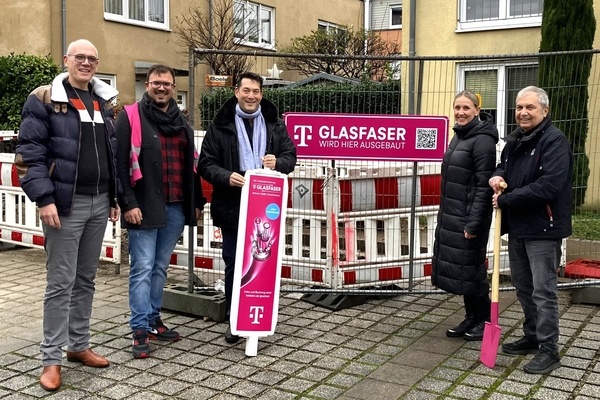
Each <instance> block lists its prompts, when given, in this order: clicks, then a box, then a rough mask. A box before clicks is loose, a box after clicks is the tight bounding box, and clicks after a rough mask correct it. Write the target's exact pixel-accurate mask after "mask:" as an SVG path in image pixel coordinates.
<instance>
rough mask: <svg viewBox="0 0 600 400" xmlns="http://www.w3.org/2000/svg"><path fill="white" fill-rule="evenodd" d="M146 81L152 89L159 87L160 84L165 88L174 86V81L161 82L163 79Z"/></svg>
mask: <svg viewBox="0 0 600 400" xmlns="http://www.w3.org/2000/svg"><path fill="white" fill-rule="evenodd" d="M146 83H149V84H150V86H152V88H153V89H159V88H160V87H161V86H162V87H164V88H165V89H171V88H172V87H174V86H175V84H174V83H171V82H163V81H152V82H146Z"/></svg>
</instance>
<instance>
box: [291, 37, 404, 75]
mask: <svg viewBox="0 0 600 400" xmlns="http://www.w3.org/2000/svg"><path fill="white" fill-rule="evenodd" d="M365 46H366V51H365ZM283 51H284V52H288V53H297V54H321V55H322V56H320V57H315V58H300V57H299V58H286V59H285V60H284V61H283V62H284V66H285V67H286V68H287V69H290V70H296V71H298V72H300V73H301V74H303V75H306V76H310V75H314V74H317V73H319V72H326V73H329V74H333V75H338V76H345V77H349V78H362V77H367V78H369V79H373V80H376V81H383V80H386V79H390V78H391V77H392V75H393V74H394V73H395V72H397V71H396V69H397V68H395V67H394V66H393V65H392V63H391V62H389V61H385V60H359V59H353V58H352V56H357V55H369V56H392V55H396V54H399V53H400V47H399V46H398V44H397V43H393V42H388V41H385V40H384V39H382V38H381V36H379V35H378V34H377V33H376V32H373V31H365V30H364V29H361V30H354V29H353V28H351V27H348V26H344V27H341V28H339V29H337V30H335V31H329V32H327V31H324V30H316V31H312V33H311V34H310V35H307V36H300V37H296V38H293V39H292V41H291V44H290V45H289V46H288V47H287V48H284V49H283ZM327 55H333V56H338V57H340V56H348V57H347V58H333V57H327Z"/></svg>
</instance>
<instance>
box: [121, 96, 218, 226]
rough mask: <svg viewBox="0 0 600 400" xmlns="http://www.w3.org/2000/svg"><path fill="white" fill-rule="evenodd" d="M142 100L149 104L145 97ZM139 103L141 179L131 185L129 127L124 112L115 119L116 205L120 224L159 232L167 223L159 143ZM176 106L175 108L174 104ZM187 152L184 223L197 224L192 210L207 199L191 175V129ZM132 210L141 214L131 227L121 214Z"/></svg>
mask: <svg viewBox="0 0 600 400" xmlns="http://www.w3.org/2000/svg"><path fill="white" fill-rule="evenodd" d="M141 101H151V100H149V99H148V98H147V97H146V96H145V95H144V97H143V99H142V100H141ZM141 101H140V103H138V107H139V111H140V123H141V129H142V148H141V151H140V155H139V163H140V169H141V171H142V175H143V176H142V179H140V180H139V181H137V182H136V184H135V186H132V185H131V178H130V172H129V163H130V155H129V154H130V150H131V126H130V124H129V118H128V117H127V112H126V111H122V112H121V113H120V114H119V116H118V117H117V139H118V145H119V147H118V153H117V170H118V177H119V184H120V186H121V189H122V193H121V195H120V196H119V205H120V206H121V209H122V218H121V225H122V226H123V227H124V228H127V229H158V228H162V227H164V226H165V225H166V223H167V214H166V204H165V198H164V193H163V189H164V186H163V169H162V168H163V167H162V151H161V149H162V144H161V140H160V133H159V132H158V130H157V127H156V125H155V124H154V123H153V122H152V121H150V120H149V119H148V117H147V116H146V115H145V113H144V112H143V106H142V104H141ZM174 106H175V107H176V105H174ZM185 136H186V139H187V143H188V146H187V153H186V155H185V160H184V163H183V184H184V185H183V214H184V216H185V224H186V225H189V226H195V225H196V214H195V208H199V209H201V210H202V209H203V207H204V204H205V203H206V199H205V198H204V197H203V195H202V188H201V186H200V178H199V176H198V175H197V174H196V173H194V166H195V163H196V160H195V158H194V152H195V147H194V131H193V129H192V128H191V126H189V125H188V126H187V127H186V130H185ZM133 208H139V209H140V210H141V211H142V214H143V216H144V217H143V219H142V223H141V224H140V225H131V224H129V223H128V222H127V221H125V218H124V214H125V212H126V211H129V210H131V209H133Z"/></svg>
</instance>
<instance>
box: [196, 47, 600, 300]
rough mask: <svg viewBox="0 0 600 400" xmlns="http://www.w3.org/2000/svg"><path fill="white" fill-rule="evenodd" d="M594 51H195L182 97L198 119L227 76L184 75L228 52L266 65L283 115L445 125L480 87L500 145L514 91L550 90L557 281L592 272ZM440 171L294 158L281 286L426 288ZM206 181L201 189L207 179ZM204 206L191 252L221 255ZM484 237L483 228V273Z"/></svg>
mask: <svg viewBox="0 0 600 400" xmlns="http://www.w3.org/2000/svg"><path fill="white" fill-rule="evenodd" d="M599 52H600V51H597V50H594V51H578V52H561V53H545V54H518V55H494V56H473V57H470V56H465V57H404V56H397V57H385V58H378V59H374V58H371V57H368V56H355V57H348V56H344V57H336V56H331V55H328V56H324V55H315V54H307V55H298V54H282V53H269V52H251V53H250V52H236V51H229V52H228V51H219V50H196V51H194V52H193V55H192V56H191V60H190V65H191V66H193V68H191V69H192V71H191V72H192V73H191V74H190V76H192V78H191V79H192V81H191V82H190V97H191V98H192V99H194V98H197V99H199V101H198V104H194V100H192V105H193V106H194V108H196V107H197V109H198V112H196V113H195V115H192V116H191V118H192V121H193V122H194V126H195V128H196V129H198V130H204V129H206V128H207V127H208V125H209V124H210V122H211V121H212V119H213V117H214V115H215V114H216V112H217V110H218V109H219V107H220V106H221V105H222V104H223V103H224V102H225V101H226V100H227V99H228V98H230V97H231V96H232V95H233V88H231V87H229V88H218V89H217V88H206V87H202V88H200V87H199V86H197V85H196V84H195V82H193V79H194V78H193V77H194V76H201V75H203V74H209V73H210V71H209V70H208V67H207V66H206V65H205V64H204V63H203V61H202V60H203V57H205V56H206V55H207V54H214V53H227V54H233V55H236V56H239V57H247V58H250V59H251V60H252V65H253V67H252V71H253V72H256V73H258V74H259V75H262V76H266V75H268V76H267V77H266V79H265V85H264V97H265V98H267V99H269V100H270V101H272V102H273V103H275V105H276V106H277V107H278V109H279V111H280V113H281V114H282V115H283V114H284V113H290V112H320V113H323V112H325V113H348V114H376V115H398V114H401V115H429V116H446V117H448V118H449V120H450V125H452V124H453V115H452V102H453V99H454V95H455V94H456V93H457V92H458V91H460V90H463V89H469V90H471V91H473V92H475V93H478V94H479V95H480V96H481V98H482V109H483V110H484V111H487V112H488V113H490V114H491V115H492V116H493V117H494V121H495V123H496V125H497V127H498V131H499V133H500V137H501V140H500V143H499V145H498V148H497V154H498V156H499V154H500V152H501V149H502V147H503V145H504V141H503V140H502V139H503V138H505V137H506V135H508V134H509V133H510V132H511V131H512V130H514V129H515V128H516V124H515V119H514V111H515V99H516V95H517V93H518V91H519V90H520V89H522V88H524V87H526V86H529V85H536V86H537V85H539V86H542V85H543V86H542V87H543V88H544V89H546V90H547V92H548V94H549V97H550V110H551V111H550V112H551V115H552V117H553V121H554V123H555V124H556V125H557V126H558V127H559V128H560V129H561V130H562V131H563V132H565V134H566V135H567V137H568V138H569V140H570V142H571V144H572V148H573V152H574V155H575V177H574V187H573V193H574V203H573V235H572V236H571V237H570V238H568V239H567V240H566V241H565V242H564V246H563V257H562V263H561V269H560V271H558V273H559V274H560V276H561V277H562V278H561V280H562V283H561V285H563V286H579V285H591V284H597V283H598V282H600V281H599V279H600V261H597V260H600V141H599V140H598V131H599V130H600V120H599V119H600V117H599V116H600V71H598V68H599V66H598V63H599V61H600V58H599V56H598V53H599ZM289 58H294V60H296V62H297V61H298V60H300V61H302V60H306V61H310V60H313V59H321V60H320V61H323V60H322V59H323V58H327V60H328V62H331V63H343V62H347V61H349V60H351V61H352V62H354V63H356V62H357V61H359V62H363V63H364V64H365V65H367V64H369V63H373V64H375V62H376V64H377V66H378V68H379V70H378V71H377V73H373V74H372V76H366V77H365V76H345V77H339V76H333V75H329V74H327V73H325V72H322V71H317V70H315V71H314V74H313V75H311V76H300V75H299V74H298V73H296V72H294V71H289V70H286V69H285V65H286V59H289ZM321 64H322V63H321ZM586 68H587V70H589V73H588V72H586V71H585V70H586ZM194 70H195V71H194ZM365 70H367V68H365ZM368 70H370V71H373V68H369V69H368ZM234 78H235V77H234ZM234 82H235V80H234ZM196 90H197V91H198V92H199V93H198V95H196V96H195V95H194V92H195V91H196ZM197 116H199V119H198V120H197V121H194V119H195V118H197ZM449 130H450V131H451V129H449ZM290 134H291V135H292V134H293V132H290ZM357 152H360V150H359V149H357ZM359 154H360V153H359ZM440 179H441V176H440V162H407V161H373V160H360V159H353V160H341V159H329V160H323V159H318V160H317V159H312V160H311V159H299V160H298V165H297V168H296V170H295V171H294V173H293V174H291V175H290V184H289V186H290V193H289V200H288V206H289V209H288V215H287V219H288V220H287V228H286V237H285V255H284V260H283V265H284V267H283V273H282V276H283V283H284V287H283V289H282V290H293V291H296V290H297V291H301V292H311V291H312V292H314V291H317V292H326V293H327V292H335V293H376V294H379V293H405V292H406V291H407V290H410V291H424V292H432V291H435V290H436V289H435V288H434V287H433V286H432V285H431V282H430V275H431V256H432V251H433V250H432V249H433V241H434V232H435V225H436V216H437V210H438V203H439V194H440ZM205 190H206V192H207V193H206V194H208V195H209V196H210V186H209V185H205ZM332 210H333V211H332ZM206 214H207V215H206V216H205V218H204V224H203V226H202V234H201V235H200V237H199V240H198V244H197V248H198V250H197V253H196V254H197V255H202V256H207V255H211V256H213V257H214V262H215V264H219V262H220V251H219V248H220V235H219V230H218V228H216V227H214V226H213V225H212V222H211V220H210V215H209V213H206ZM331 215H334V216H335V218H333V219H332V218H331ZM492 238H493V233H490V240H489V243H488V249H487V252H488V261H489V266H490V272H491V265H492V257H493V244H492ZM506 240H507V238H506V237H504V238H503V244H502V249H501V252H500V262H501V270H502V272H503V274H506V275H508V274H509V268H508V257H507V251H506ZM200 273H201V274H202V275H203V278H202V279H203V281H204V282H208V283H209V284H211V282H214V281H215V280H217V279H220V278H221V273H222V267H219V266H213V267H212V269H210V270H201V271H200ZM503 282H504V285H503V289H504V290H507V289H509V287H510V284H509V280H508V279H505V280H503Z"/></svg>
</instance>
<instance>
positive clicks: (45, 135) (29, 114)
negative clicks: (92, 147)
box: [15, 73, 119, 216]
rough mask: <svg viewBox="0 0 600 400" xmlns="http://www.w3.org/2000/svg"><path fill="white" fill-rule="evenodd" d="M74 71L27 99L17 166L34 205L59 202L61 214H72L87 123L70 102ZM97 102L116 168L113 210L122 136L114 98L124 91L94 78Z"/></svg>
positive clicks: (111, 189)
mask: <svg viewBox="0 0 600 400" xmlns="http://www.w3.org/2000/svg"><path fill="white" fill-rule="evenodd" d="M67 78H68V73H62V74H60V75H58V76H57V77H56V78H54V80H53V81H52V85H46V86H40V87H39V88H37V89H35V90H34V91H33V92H32V93H31V94H30V95H29V97H28V98H27V101H26V102H25V105H24V106H23V113H22V119H21V127H20V129H19V144H18V145H17V149H16V151H15V153H16V154H15V164H16V166H17V168H18V170H19V181H20V183H21V187H22V188H23V191H24V192H25V193H26V194H27V197H29V199H30V200H31V201H34V202H36V203H37V205H38V207H43V206H46V205H48V204H52V203H54V204H55V205H56V210H57V212H58V215H61V216H70V215H71V208H72V204H73V196H74V195H75V185H76V182H77V165H78V163H79V162H94V160H80V159H79V154H80V146H81V119H80V117H79V111H77V109H76V108H75V107H74V106H73V105H72V104H71V103H70V102H69V98H68V95H67V92H66V89H65V86H64V81H65V80H66V79H67ZM91 85H92V92H93V96H94V99H96V100H98V102H99V105H100V111H101V113H102V118H103V120H104V125H103V127H104V132H103V133H104V136H105V139H106V146H107V149H108V156H109V160H108V165H109V167H110V169H111V171H110V173H111V180H110V185H109V195H110V204H111V207H116V205H117V203H116V197H117V171H116V150H117V138H116V134H115V121H114V113H113V108H112V106H111V104H110V102H109V101H110V100H111V99H112V98H114V97H116V96H117V95H118V94H119V92H118V91H117V90H116V89H114V88H113V87H111V86H109V85H107V84H106V83H104V82H102V81H101V80H100V79H97V78H93V79H92V81H91Z"/></svg>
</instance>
